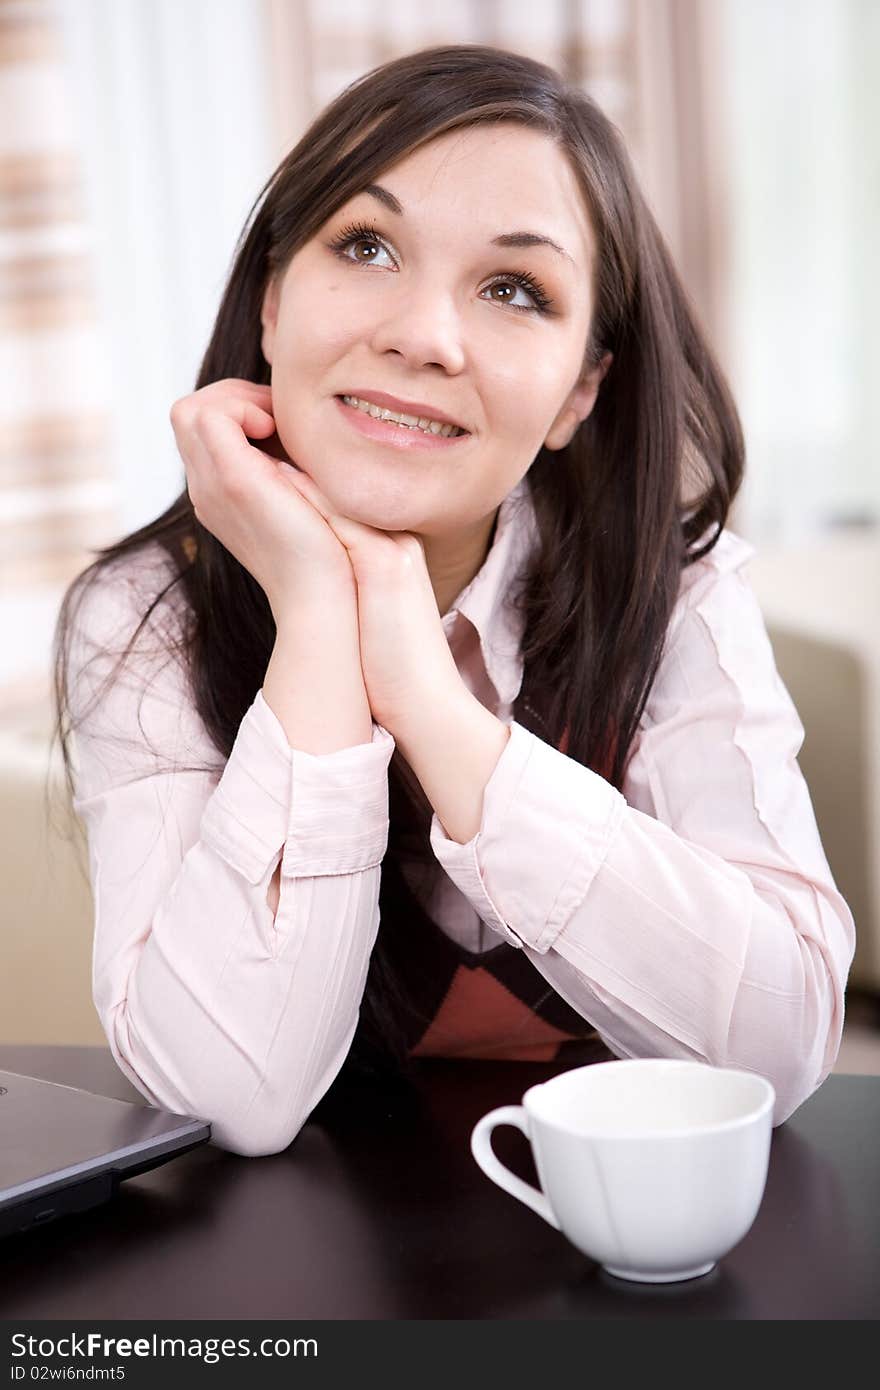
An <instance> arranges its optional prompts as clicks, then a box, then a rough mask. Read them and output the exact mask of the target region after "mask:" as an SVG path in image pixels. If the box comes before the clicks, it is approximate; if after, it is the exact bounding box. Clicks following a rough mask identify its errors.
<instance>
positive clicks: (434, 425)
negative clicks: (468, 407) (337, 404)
mask: <svg viewBox="0 0 880 1390" xmlns="http://www.w3.org/2000/svg"><path fill="white" fill-rule="evenodd" d="M342 399H343V400H344V401H345V404H346V405H353V406H354V407H355V409H356V410H363V411H365V412H366V413H367V414H368V415H372V416H373V418H374V419H375V420H393V421H394V423H395V424H396V425H406V426H408V428H409V429H411V430H415V429H418V430H424V431H425V432H426V433H429V434H442V435H447V436H448V435H452V434H466V433H467V431H466V430H462V429H459V427H458V425H442V424H441V423H440V421H439V420H429V419H428V418H427V416H425V415H421V416H420V415H402V414H401V413H400V411H398V410H385V408H384V407H383V406H381V405H374V404H373V402H372V401H362V400H360V398H359V397H358V396H343V397H342Z"/></svg>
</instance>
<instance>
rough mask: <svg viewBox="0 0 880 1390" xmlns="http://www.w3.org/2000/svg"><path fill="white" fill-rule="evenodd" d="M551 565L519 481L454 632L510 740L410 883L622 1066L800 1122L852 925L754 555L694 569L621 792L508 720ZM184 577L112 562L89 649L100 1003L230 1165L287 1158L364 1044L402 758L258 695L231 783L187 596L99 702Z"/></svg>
mask: <svg viewBox="0 0 880 1390" xmlns="http://www.w3.org/2000/svg"><path fill="white" fill-rule="evenodd" d="M534 540H535V522H534V514H533V512H532V508H531V504H530V502H529V497H528V491H527V488H526V486H525V482H522V483H520V484H519V485H518V487H517V488H515V489H514V491H513V492H512V493H511V495H510V496H509V497H508V498H507V499H506V501H505V502H504V504H503V505H502V507H501V509H500V512H499V516H498V524H497V527H496V534H495V538H494V541H493V544H492V547H491V549H490V551H489V554H488V555H487V557H486V560H485V562H484V564H483V566H482V568H481V569H480V571H479V573H478V574H477V575H476V576H475V578H474V579H473V580H472V582H471V583H470V584H469V585H468V586H467V588H466V589H464V590H463V592H462V593H461V594H460V595H459V597H458V599H457V600H456V602H455V604H454V605H453V607H452V608H451V609H450V611H449V612H448V613H447V614H446V615H445V616H444V618H443V620H442V621H443V627H444V630H445V632H446V634H447V638H448V640H449V644H450V647H451V650H452V652H453V654H454V656H455V659H456V662H457V664H458V668H459V670H460V672H461V675H462V678H463V680H464V681H465V683H466V684H467V686H468V687H469V689H471V690H472V691H473V692H474V693H475V694H476V695H477V697H478V698H479V699H480V700H481V701H482V703H483V704H484V705H486V706H487V707H488V708H489V709H491V710H492V711H493V712H494V713H495V714H496V715H497V716H498V718H500V719H502V720H503V721H504V722H505V723H508V724H510V725H511V734H510V738H509V740H508V742H507V745H506V747H505V749H504V752H503V753H502V755H501V758H500V760H499V762H498V764H497V766H496V768H495V770H494V772H493V774H492V777H491V779H490V781H489V783H488V785H487V787H486V791H485V796H484V801H483V811H482V823H481V826H480V830H479V832H478V833H477V834H476V835H475V836H474V838H473V839H472V840H470V841H469V842H468V843H467V844H464V845H462V844H458V843H456V842H455V841H453V840H451V839H449V838H448V837H447V835H446V834H445V832H444V830H443V828H442V826H441V825H440V822H439V821H438V819H437V817H436V816H434V818H433V821H432V826H431V845H432V848H433V851H434V854H435V856H436V860H437V868H436V871H435V872H434V873H432V874H429V875H427V876H425V874H424V870H422V871H421V877H418V876H417V873H416V870H413V871H412V876H411V886H412V888H413V889H414V891H416V892H417V894H418V895H419V897H420V899H421V901H422V902H423V903H424V904H425V905H426V906H427V907H429V908H430V911H431V914H432V915H433V917H434V920H435V921H437V922H438V924H439V925H440V926H441V927H442V929H443V930H444V931H445V932H446V933H447V934H448V935H449V936H450V937H452V938H454V939H455V940H456V941H457V942H459V943H460V944H461V945H462V946H463V947H465V949H467V950H470V951H474V952H478V951H483V950H486V949H488V947H489V946H491V945H493V944H497V942H498V940H500V939H504V940H506V941H509V942H510V943H511V944H512V945H513V946H514V947H516V948H519V949H522V950H523V951H525V952H526V955H527V956H528V958H529V960H530V961H531V962H532V964H533V965H534V967H535V969H536V970H537V971H539V972H540V974H541V975H542V976H544V978H545V979H546V980H547V981H548V982H549V984H550V985H551V986H552V987H553V989H555V990H556V991H558V993H559V994H560V995H562V996H563V998H564V999H565V1000H566V1001H567V1002H568V1003H569V1004H570V1005H571V1006H572V1007H573V1008H574V1009H575V1010H576V1011H577V1012H578V1013H579V1014H581V1015H582V1016H583V1017H584V1018H586V1019H587V1020H588V1021H589V1022H590V1023H591V1024H592V1025H593V1026H594V1027H595V1028H596V1029H597V1031H598V1033H599V1035H600V1037H601V1038H602V1039H603V1040H604V1042H605V1043H606V1044H607V1046H608V1047H609V1048H610V1049H611V1051H612V1052H613V1053H614V1054H615V1055H616V1056H619V1057H680V1058H694V1059H697V1060H700V1061H705V1062H709V1063H711V1064H713V1065H716V1066H729V1067H740V1068H744V1069H745V1070H750V1071H756V1072H759V1073H761V1074H763V1075H764V1076H766V1077H768V1078H769V1079H770V1080H771V1082H772V1083H773V1085H774V1087H775V1088H776V1095H777V1103H776V1109H775V1112H774V1123H775V1124H779V1123H781V1121H783V1120H785V1119H786V1118H787V1117H788V1116H789V1115H790V1114H791V1113H792V1112H793V1111H794V1110H795V1108H796V1107H797V1106H798V1105H800V1104H801V1102H802V1101H804V1100H805V1099H806V1098H807V1097H808V1096H809V1095H810V1094H811V1093H812V1092H813V1091H814V1090H815V1089H816V1087H817V1086H819V1085H820V1084H821V1082H822V1081H823V1080H824V1079H825V1077H826V1076H827V1075H828V1073H829V1072H830V1070H831V1068H832V1066H833V1065H834V1062H835V1059H836V1057H837V1052H838V1048H839V1045H840V1039H841V1031H842V1026H843V1016H844V988H845V983H846V978H847V974H848V970H849V966H850V963H851V960H852V956H853V951H854V944H855V929H854V924H853V919H852V915H851V913H850V911H849V909H848V907H847V905H846V903H845V902H844V900H843V898H842V897H841V895H840V893H839V892H838V891H837V889H836V887H835V884H834V881H833V879H832V875H831V872H830V870H829V867H828V863H827V860H826V858H825V855H824V853H823V850H822V846H821V843H820V840H819V835H818V832H817V829H816V822H815V818H814V814H813V809H812V805H811V801H810V796H809V793H808V790H807V786H806V783H805V781H804V778H803V776H802V774H801V771H800V769H799V767H798V763H797V761H796V758H797V753H798V749H799V748H800V746H801V743H802V740H803V733H804V731H803V726H802V724H801V722H800V720H799V718H798V716H797V713H796V711H795V709H794V706H793V704H792V701H791V699H790V697H789V695H788V693H787V691H786V689H785V687H784V685H783V683H782V681H781V680H780V677H779V675H778V673H777V671H776V667H775V664H774V659H773V654H772V650H771V647H770V643H769V640H768V637H767V633H766V629H765V626H764V622H763V620H762V616H761V613H760V610H759V607H758V603H757V601H756V599H755V596H754V594H753V592H752V590H751V588H750V586H749V583H748V580H747V578H746V576H745V573H744V568H743V567H744V565H745V563H746V561H747V560H748V559H749V558H750V557H751V556H752V555H753V554H754V550H753V549H752V547H751V546H749V545H747V544H746V543H745V542H744V541H743V540H741V539H740V538H739V537H738V536H736V535H734V534H733V533H732V532H731V531H729V530H726V531H725V532H724V533H723V534H722V536H721V538H720V540H719V542H718V544H717V545H716V546H715V548H714V549H713V550H712V551H711V552H710V554H709V555H708V556H706V557H705V558H704V559H703V560H700V561H698V562H697V563H696V564H695V565H693V566H691V567H690V568H689V569H687V570H686V571H684V573H683V576H682V581H681V590H680V595H679V599H678V603H677V606H676V609H675V611H674V614H673V618H672V621H671V624H670V630H669V635H668V641H667V646H666V650H665V654H664V657H663V660H662V663H661V666H660V669H659V671H658V674H657V677H656V679H655V681H654V685H653V687H652V690H651V693H650V697H649V700H648V703H647V706H646V709H645V713H644V715H643V718H642V720H641V724H640V727H639V730H638V733H637V737H636V741H635V745H634V753H633V756H632V758H631V761H630V764H629V769H628V774H627V777H626V781H625V784H624V789H623V794H621V793H620V792H618V791H617V790H616V789H615V788H613V787H612V786H611V785H610V784H609V783H607V782H606V781H604V780H603V778H601V777H600V776H598V775H597V774H596V773H594V772H592V771H590V770H589V769H587V768H584V767H582V766H581V765H580V764H579V763H577V762H575V761H574V760H572V759H571V758H569V757H567V756H566V755H565V754H563V753H561V752H559V751H558V750H557V749H556V748H553V747H551V746H550V745H548V744H547V743H545V742H542V740H541V739H540V738H538V737H537V736H536V735H534V734H533V733H530V732H529V731H528V730H526V729H525V728H524V727H523V726H521V725H519V724H517V723H516V722H511V707H512V702H513V700H514V698H515V696H516V694H517V692H518V690H519V687H520V682H521V678H522V662H521V658H520V638H521V628H520V626H519V619H518V618H517V615H516V614H515V613H514V612H513V611H512V609H511V607H510V605H509V604H508V603H507V602H506V597H507V594H508V592H509V584H510V581H511V579H512V577H513V575H514V574H515V573H516V571H517V569H518V567H519V565H520V564H521V562H522V560H523V558H524V556H525V555H526V553H527V552H528V549H529V547H530V546H531V545H533V544H534ZM170 575H171V568H170V561H169V560H168V559H167V557H165V556H164V554H163V553H161V552H160V551H159V549H158V547H156V549H155V550H151V551H149V552H147V553H146V554H145V555H144V556H143V557H142V558H138V559H137V560H132V559H131V558H124V559H123V560H116V561H114V562H113V564H112V565H111V566H110V568H109V569H107V570H106V571H104V572H103V574H102V575H101V578H100V580H99V582H98V584H97V586H96V587H95V588H94V589H92V590H91V591H89V592H88V593H87V594H86V598H85V601H84V603H83V604H82V606H81V609H80V611H79V614H78V616H77V618H76V621H75V625H74V630H73V643H72V648H71V670H72V673H73V677H74V682H73V687H72V707H73V711H74V713H75V714H76V715H77V716H79V715H82V716H83V723H82V725H81V726H80V728H79V729H78V731H77V732H76V733H75V735H74V740H73V750H74V767H75V774H76V777H75V786H76V796H75V799H74V808H75V810H76V812H77V813H78V815H79V817H80V818H81V820H82V822H83V824H84V827H85V830H86V834H87V837H88V845H89V860H90V872H91V884H92V890H93V896H94V905H95V934H94V955H93V990H94V1002H95V1006H96V1008H97V1011H98V1014H99V1016H100V1019H101V1022H102V1024H103V1027H104V1029H105V1031H106V1034H107V1039H108V1042H109V1045H110V1048H111V1050H112V1052H113V1055H114V1057H115V1058H116V1061H117V1063H118V1064H119V1066H120V1067H121V1069H122V1071H123V1072H124V1073H125V1075H126V1076H127V1077H129V1079H130V1080H131V1081H132V1082H133V1084H134V1085H135V1086H136V1087H137V1088H138V1089H139V1090H140V1091H141V1092H142V1094H143V1095H144V1096H145V1097H146V1098H147V1100H149V1101H151V1102H153V1103H155V1104H157V1105H161V1106H165V1107H168V1108H170V1109H172V1110H176V1111H180V1112H182V1113H187V1114H192V1115H197V1116H200V1117H202V1118H205V1119H209V1120H210V1121H211V1122H212V1125H213V1137H214V1140H215V1141H216V1142H217V1143H218V1144H220V1145H221V1146H223V1147H224V1148H227V1149H230V1150H232V1151H234V1152H237V1153H241V1154H250V1155H255V1154H266V1153H273V1152H276V1151H278V1150H280V1149H283V1148H284V1147H286V1146H287V1145H288V1144H289V1143H290V1142H291V1140H292V1139H293V1138H294V1136H295V1135H296V1134H297V1133H298V1131H299V1129H300V1127H301V1126H302V1124H303V1123H304V1121H305V1120H306V1119H307V1118H308V1116H309V1114H310V1113H311V1111H312V1110H313V1109H314V1107H315V1106H316V1104H317V1103H318V1101H319V1100H320V1099H321V1097H322V1096H323V1095H324V1093H325V1092H326V1091H327V1090H328V1088H329V1086H330V1085H331V1083H332V1081H333V1079H334V1077H335V1076H336V1075H337V1073H338V1072H339V1070H340V1068H341V1067H342V1064H343V1062H344V1060H345V1057H346V1054H347V1052H348V1049H349V1046H350V1044H351V1041H352V1038H353V1035H354V1031H355V1027H356V1024H357V1020H358V1010H359V1005H360V1001H361V997H362V994H363V990H364V985H365V982H366V976H367V969H368V965H369V960H370V953H371V950H372V947H373V944H374V942H375V940H376V934H377V930H378V895H379V877H380V866H381V863H382V858H383V855H384V852H385V848H386V844H387V834H388V783H387V768H388V763H389V761H390V758H391V754H392V752H393V749H394V742H393V739H392V737H391V735H390V734H389V733H388V732H387V730H385V729H384V728H382V727H381V726H379V725H377V724H375V723H374V725H373V731H372V740H371V742H370V743H365V744H361V745H358V746H355V747H350V748H345V749H341V750H339V751H337V752H335V753H328V754H323V755H314V754H310V753H305V752H301V751H299V750H298V749H295V748H291V747H290V746H289V744H288V742H287V738H286V736H285V734H284V731H283V729H282V727H281V724H280V723H279V721H278V719H277V718H276V716H275V715H274V714H273V712H272V710H271V709H270V708H269V706H268V704H267V703H266V701H265V700H264V698H263V694H262V691H258V692H257V695H256V697H255V699H254V701H253V703H252V705H251V706H250V708H249V709H248V711H247V713H246V714H245V716H244V718H243V720H242V722H241V725H240V728H239V732H238V736H237V738H236V741H235V746H234V748H233V749H232V753H231V755H230V757H229V759H228V761H227V762H226V763H225V764H224V762H223V759H222V757H221V756H220V754H219V753H218V752H217V750H216V749H215V748H214V746H213V744H212V743H211V742H210V740H209V738H208V736H207V732H206V730H205V728H204V726H203V724H202V723H201V720H200V719H199V717H198V716H197V714H196V712H195V708H194V705H193V701H192V698H191V696H190V694H189V691H188V687H187V683H186V678H185V674H184V668H183V664H182V660H181V658H180V656H179V655H178V654H177V652H176V651H175V649H174V642H175V639H176V638H177V636H178V635H179V630H180V623H181V621H182V619H183V616H184V614H183V609H182V604H181V601H180V598H179V596H178V597H175V598H174V599H173V601H171V596H169V600H166V601H165V602H163V604H161V605H160V607H159V609H157V611H156V613H155V614H154V616H153V618H151V620H150V622H149V623H148V625H147V628H146V630H145V633H143V634H142V635H141V637H140V638H139V639H138V654H137V660H136V661H134V662H132V661H129V662H127V663H126V664H125V665H124V666H123V667H122V669H121V674H120V676H119V677H118V678H117V681H116V683H115V684H114V685H113V686H112V687H111V688H110V690H109V692H108V693H106V694H105V695H104V696H103V698H101V697H100V693H99V687H100V684H101V682H102V681H103V680H104V678H105V677H106V676H107V675H108V674H109V672H110V671H111V669H112V667H113V666H114V664H115V662H116V660H117V659H118V655H119V653H121V652H122V651H123V650H124V648H125V646H126V645H127V642H128V640H129V638H130V636H131V634H132V632H133V630H134V627H135V626H136V623H137V621H138V619H139V618H140V616H141V615H142V614H143V612H144V611H145V609H146V607H147V603H148V600H149V599H150V598H151V597H152V596H154V595H155V594H156V593H157V592H158V590H159V589H160V588H161V587H163V586H164V583H165V582H167V579H168V578H169V577H170ZM178 588H179V586H178ZM171 594H172V595H177V594H178V589H177V588H175V589H174V590H172V591H171ZM160 615H161V617H160ZM94 697H98V698H94ZM90 705H91V709H90V708H89V706H90ZM175 764H177V765H178V768H179V770H177V771H174V770H173V766H174V765H175ZM203 764H205V765H207V768H206V770H199V769H200V765H203ZM279 859H280V861H281V889H280V902H279V907H278V912H277V916H276V917H275V918H274V920H273V916H272V912H271V910H270V908H269V906H268V903H267V896H266V895H267V889H268V886H269V882H270V879H271V877H272V875H273V873H274V870H275V868H276V866H277V864H278V862H279ZM408 876H409V875H408Z"/></svg>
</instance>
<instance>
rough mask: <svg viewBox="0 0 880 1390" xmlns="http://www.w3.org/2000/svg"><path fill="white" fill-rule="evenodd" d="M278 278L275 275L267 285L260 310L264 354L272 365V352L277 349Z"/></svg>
mask: <svg viewBox="0 0 880 1390" xmlns="http://www.w3.org/2000/svg"><path fill="white" fill-rule="evenodd" d="M279 297H280V296H279V288H278V280H277V279H276V278H275V277H274V276H273V277H272V279H271V280H270V281H269V284H268V285H267V286H266V292H265V294H264V295H263V307H262V309H261V310H260V322H261V323H262V325H263V338H262V344H261V345H262V349H263V356H264V357H265V359H266V361H267V362H268V363H269V365H270V366H271V364H272V354H273V352H274V350H275V329H276V327H277V324H278V300H279Z"/></svg>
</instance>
